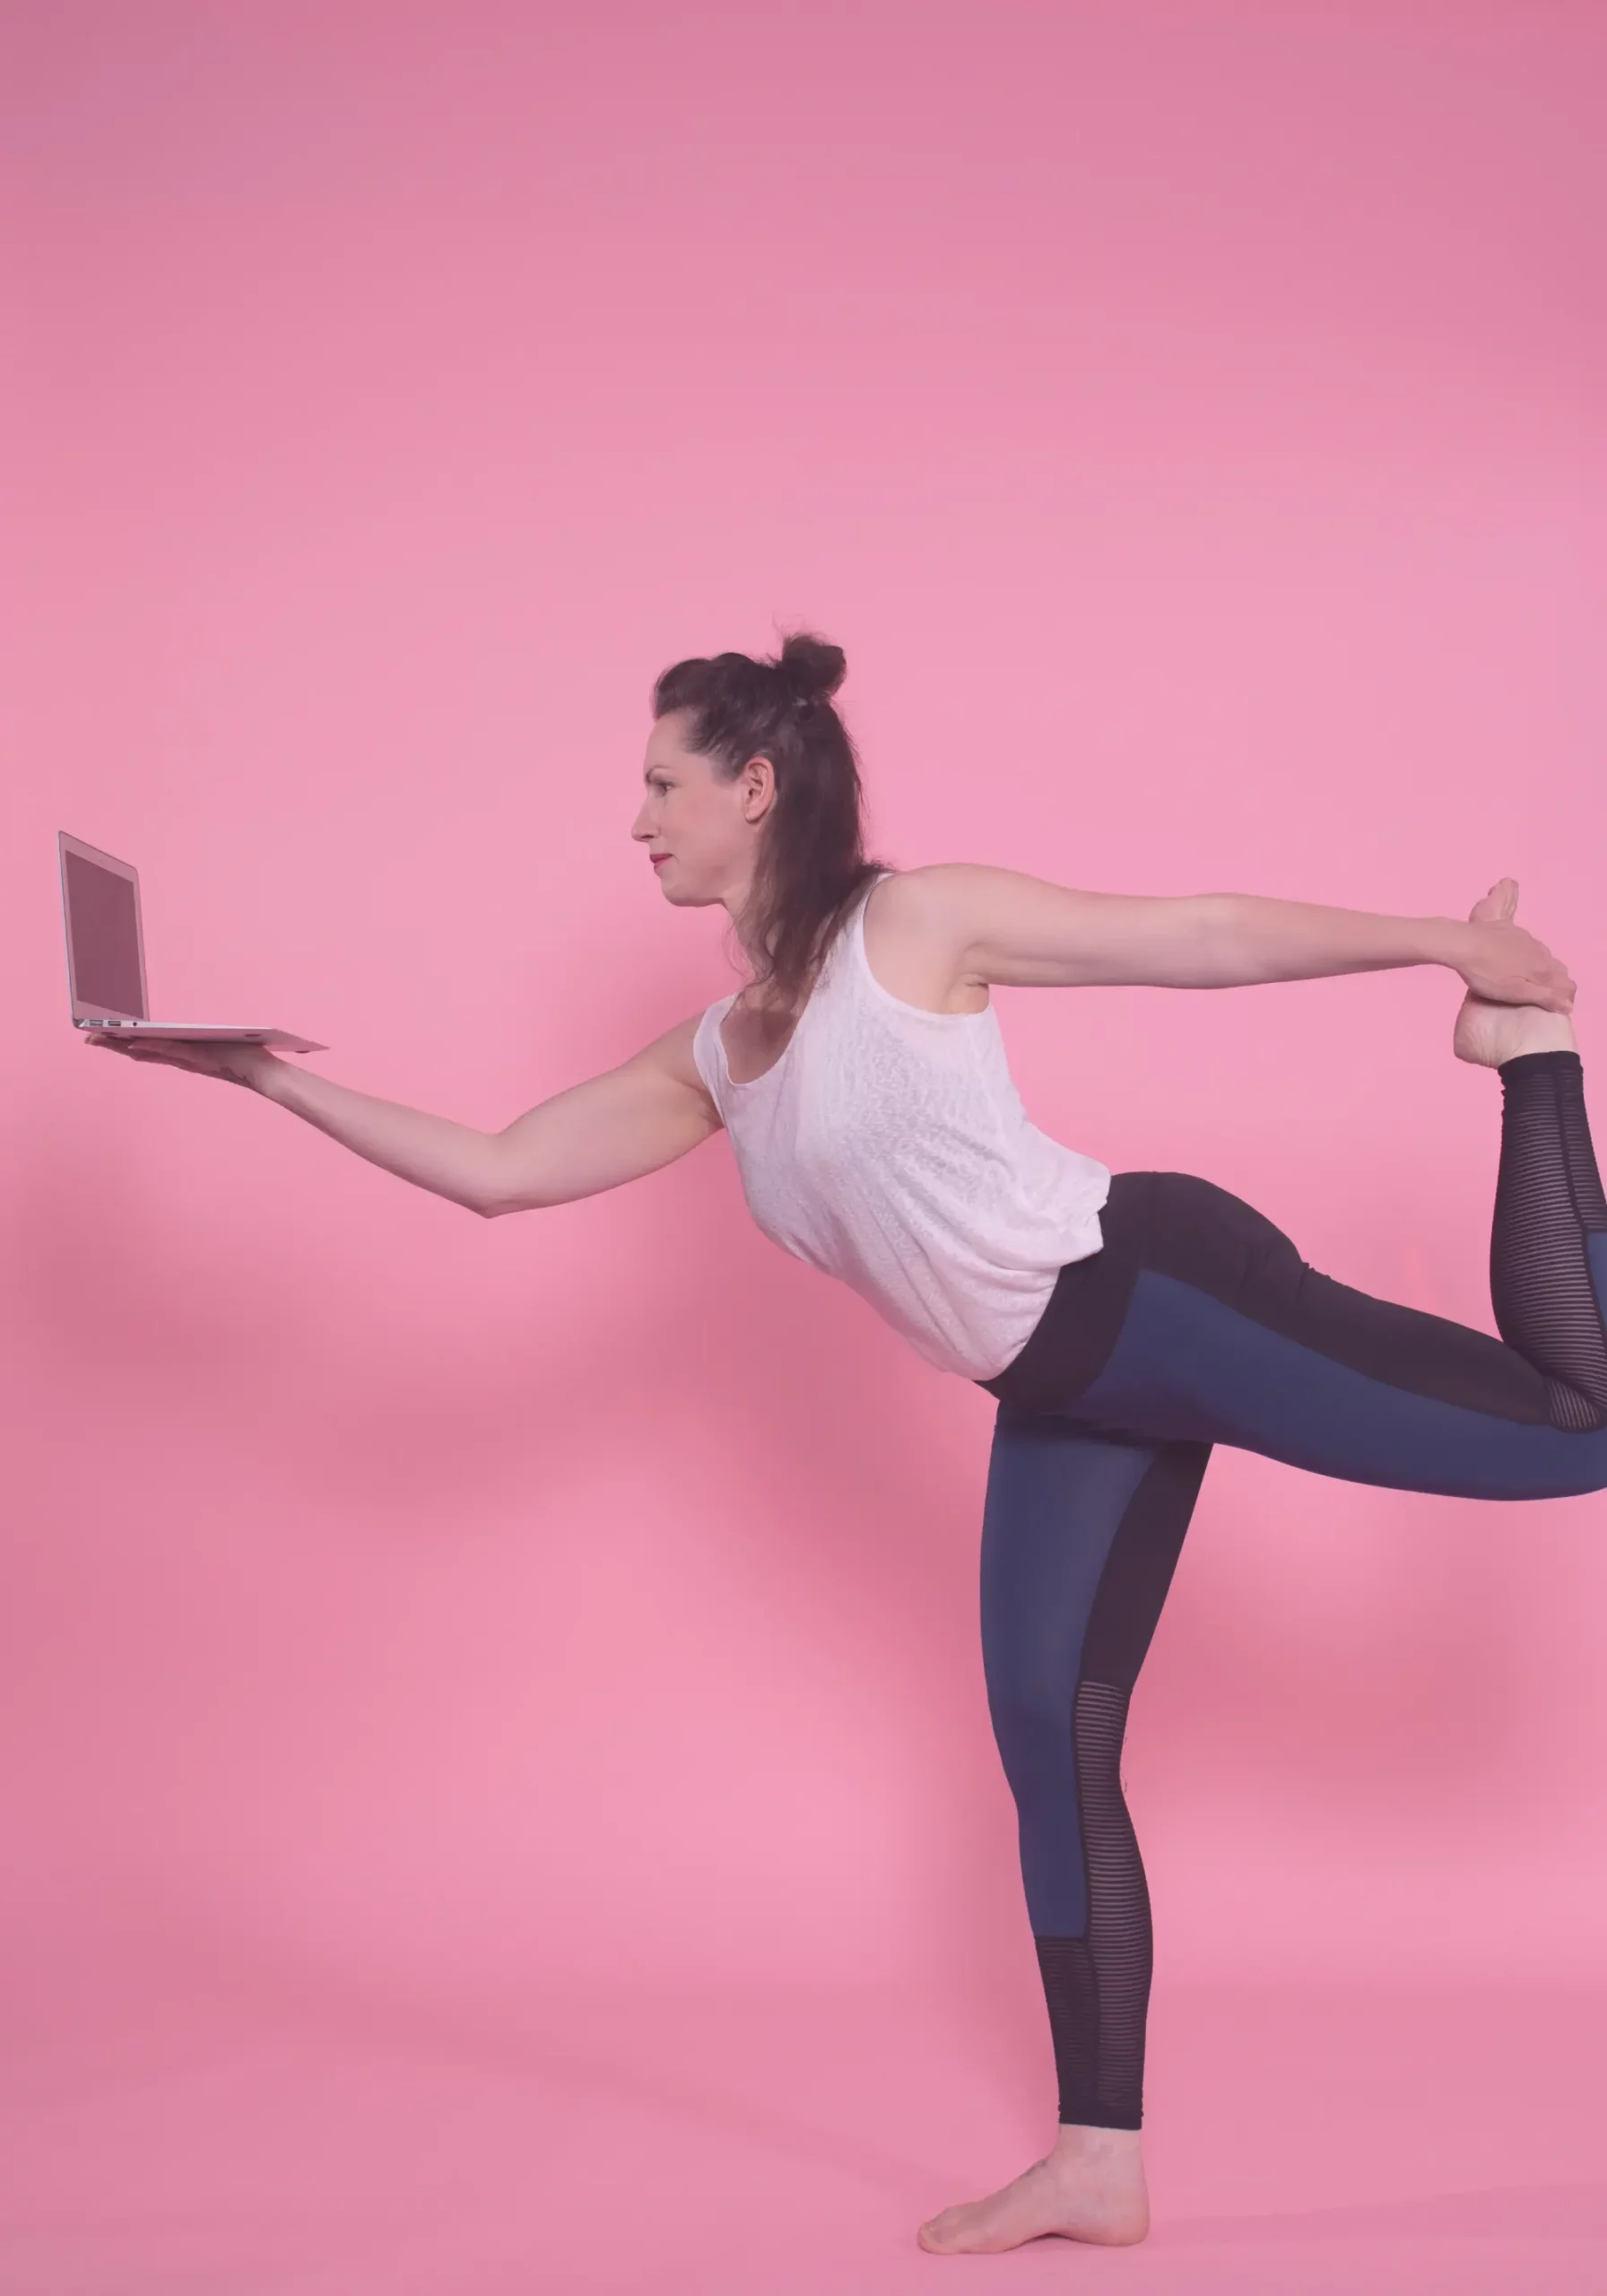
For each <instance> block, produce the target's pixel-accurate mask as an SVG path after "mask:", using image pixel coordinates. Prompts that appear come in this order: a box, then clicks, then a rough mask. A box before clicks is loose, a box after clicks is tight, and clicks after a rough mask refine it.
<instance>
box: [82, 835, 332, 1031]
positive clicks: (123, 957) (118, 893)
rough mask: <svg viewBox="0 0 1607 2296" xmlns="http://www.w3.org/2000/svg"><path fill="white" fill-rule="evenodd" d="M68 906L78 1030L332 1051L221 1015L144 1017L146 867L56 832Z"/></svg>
mask: <svg viewBox="0 0 1607 2296" xmlns="http://www.w3.org/2000/svg"><path fill="white" fill-rule="evenodd" d="M56 844H57V846H58V847H59V848H60V852H61V912H62V921H63V923H64V924H65V926H66V933H67V994H68V996H69V997H70V998H71V999H72V1005H73V1026H74V1028H75V1029H104V1030H105V1031H107V1032H108V1033H110V1032H112V1031H116V1033H117V1035H118V1036H119V1037H197V1038H202V1039H213V1040H214V1041H216V1042H219V1043H227V1044H265V1045H267V1046H268V1047H269V1048H271V1049H272V1050H273V1051H274V1052H327V1051H328V1049H329V1048H328V1046H327V1045H326V1044H313V1043H310V1042H309V1041H308V1039H307V1038H306V1037H293V1036H290V1035H288V1034H287V1033H286V1032H285V1031H284V1030H283V1029H247V1028H232V1027H228V1026H226V1025H225V1024H224V1023H223V1022H221V1021H151V1020H147V1019H146V1017H145V1009H146V1007H145V940H144V935H143V932H142V931H141V929H140V879H139V872H138V870H137V869H136V868H135V866H134V865H133V863H132V862H130V861H119V860H117V858H116V857H115V856H113V855H112V854H109V853H102V852H101V851H100V848H99V847H97V846H93V845H86V844H85V843H84V841H83V839H82V838H81V837H69V836H68V835H67V832H66V831H65V829H60V830H57V831H56Z"/></svg>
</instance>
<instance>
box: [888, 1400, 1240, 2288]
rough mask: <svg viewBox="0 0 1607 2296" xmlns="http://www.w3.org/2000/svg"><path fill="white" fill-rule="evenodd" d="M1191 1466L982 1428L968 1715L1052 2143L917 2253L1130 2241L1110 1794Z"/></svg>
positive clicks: (1005, 1425) (1030, 1428)
mask: <svg viewBox="0 0 1607 2296" xmlns="http://www.w3.org/2000/svg"><path fill="white" fill-rule="evenodd" d="M1209 1457H1210V1447H1209V1445H1207V1444H1204V1443H1187V1442H1177V1443H1160V1444H1145V1443H1120V1442H1108V1441H1104V1440H1101V1439H1099V1438H1097V1437H1091V1436H1090V1435H1088V1434H1086V1433H1083V1432H1081V1431H1078V1430H1077V1429H1076V1428H1074V1427H1073V1426H1071V1425H1069V1424H1067V1423H1066V1422H1064V1421H1056V1420H1054V1419H1052V1418H1048V1417H1045V1416H1042V1415H1038V1414H1034V1413H1027V1412H1018V1411H1014V1410H1012V1408H1011V1406H1010V1405H1002V1406H1001V1409H1000V1411H999V1414H998V1418H997V1421H996V1422H995V1432H994V1448H993V1454H992V1458H991V1460H990V1463H989V1468H988V1483H987V1496H986V1505H985V1508H984V1511H983V1526H982V1565H981V1569H982V1649H983V1662H984V1666H985V1670H986V1680H987V1695H988V1706H989V1710H990V1712H991V1714H992V1718H993V1724H994V1730H995V1736H996V1737H997V1740H998V1744H999V1752H1000V1754H1001V1756H1002V1758H1003V1764H1004V1771H1005V1775H1006V1777H1007V1778H1008V1779H1009V1781H1010V1787H1011V1791H1012V1794H1013V1796H1014V1797H1015V1803H1016V1811H1017V1816H1018V1821H1019V1827H1020V1839H1021V1875H1022V1881H1023V1883H1024V1886H1025V1892H1026V1898H1027V1913H1028V1918H1029V1922H1030V1924H1031V1928H1032V1935H1033V1939H1034V1943H1035V1945H1036V1948H1037V1953H1038V1969H1039V1972H1040V1974H1041V1976H1042V1979H1043V1986H1044V1994H1045V1998H1046V2000H1047V2005H1048V2011H1049V2029H1050V2033H1051V2036H1052V2039H1053V2041H1054V2048H1055V2071H1056V2076H1057V2081H1058V2085H1059V2092H1060V2122H1061V2135H1060V2138H1059V2140H1058V2141H1057V2143H1056V2144H1055V2150H1054V2152H1052V2153H1051V2154H1050V2155H1049V2157H1048V2159H1047V2161H1040V2162H1038V2163H1035V2164H1034V2166H1033V2167H1032V2168H1031V2169H1029V2170H1028V2171H1027V2173H1026V2175H1025V2176H1023V2177H1018V2178H1017V2179H1015V2181H1014V2182H1013V2183H1012V2184H1010V2185H1007V2186H1005V2187H1004V2188H1003V2191H1001V2192H998V2193H995V2194H993V2195H992V2196H989V2198H987V2199H986V2200H983V2201H978V2202H976V2203H973V2204H971V2205H969V2206H965V2207H960V2208H951V2209H945V2210H944V2211H943V2212H942V2214H941V2215H939V2216H937V2217H934V2219H933V2220H932V2222H931V2223H930V2224H929V2225H926V2226H925V2227H923V2228H922V2234H921V2239H922V2245H923V2246H925V2247H927V2248H942V2249H954V2248H967V2249H973V2250H974V2249H978V2248H1013V2247H1014V2246H1016V2245H1017V2243H1018V2242H1020V2241H1021V2240H1026V2239H1036V2238H1038V2236H1040V2235H1041V2234H1044V2233H1048V2232H1059V2233H1062V2234H1064V2235H1065V2236H1066V2237H1067V2238H1069V2239H1083V2240H1095V2241H1101V2242H1105V2243H1108V2244H1111V2245H1116V2244H1121V2243H1125V2242H1128V2241H1132V2240H1137V2239H1142V2237H1143V2235H1144V2232H1145V2231H1146V2230H1147V2229H1148V2224H1149V2208H1148V2200H1147V2196H1146V2194H1145V2191H1144V2183H1143V2170H1142V2162H1141V2161H1140V2158H1139V2145H1138V2135H1137V2132H1138V2130H1139V2127H1140V2126H1141V2123H1142V2101H1143V2062H1144V2026H1145V2018H1146V2013H1147V2011H1148V2007H1149V1997H1150V1979H1151V1963H1152V1948H1151V1927H1150V1898H1149V1891H1148V1888H1147V1885H1146V1883H1145V1880H1144V1870H1143V1864H1142V1859H1141V1857H1140V1856H1139V1849H1138V1841H1137V1838H1136V1836H1135V1834H1134V1830H1133V1822H1132V1818H1131V1816H1130V1815H1129V1813H1128V1810H1127V1805H1126V1801H1125V1797H1124V1796H1123V1793H1122V1784H1121V1752H1122V1740H1123V1735H1124V1734H1125V1728H1126V1720H1127V1709H1128V1703H1129V1700H1130V1699H1131V1697H1132V1693H1133V1688H1134V1683H1136V1681H1137V1679H1138V1671H1139V1668H1140V1666H1141V1665H1142V1664H1143V1660H1144V1656H1145V1653H1146V1652H1147V1651H1148V1649H1149V1647H1150V1641H1151V1637H1152V1636H1153V1634H1154V1631H1155V1626H1156V1622H1157V1621H1158V1619H1159V1618H1160V1610H1161V1605H1162V1604H1163V1603H1164V1601H1165V1599H1166V1595H1167V1590H1168V1587H1169V1586H1170V1585H1171V1581H1172V1573H1173V1571H1174V1570H1175V1569H1176V1568H1177V1557H1178V1553H1179V1552H1180V1551H1181V1548H1182V1544H1183V1538H1184V1534H1185V1532H1186V1530H1187V1528H1188V1521H1189V1517H1190V1515H1191V1513H1192V1512H1193V1509H1194V1500H1195V1499H1196V1497H1197V1496H1198V1494H1199V1489H1200V1483H1201V1480H1202V1478H1203V1475H1204V1473H1205V1465H1206V1462H1207V1460H1208V1458H1209Z"/></svg>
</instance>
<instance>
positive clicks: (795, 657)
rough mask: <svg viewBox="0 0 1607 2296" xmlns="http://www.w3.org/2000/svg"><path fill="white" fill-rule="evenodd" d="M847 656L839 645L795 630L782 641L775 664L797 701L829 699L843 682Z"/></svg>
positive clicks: (806, 632)
mask: <svg viewBox="0 0 1607 2296" xmlns="http://www.w3.org/2000/svg"><path fill="white" fill-rule="evenodd" d="M847 666H848V657H847V655H846V654H845V653H844V652H843V649H842V648H841V647H840V646H833V645H831V644H830V642H829V640H827V639H824V638H815V637H812V636H811V635H810V633H809V632H808V631H794V633H793V635H792V636H791V637H790V638H788V639H786V640H785V641H784V642H783V645H782V648H781V651H780V653H779V654H778V655H777V657H776V661H775V664H774V667H775V669H776V671H777V674H778V675H779V676H780V678H781V679H782V681H783V683H785V684H786V687H787V689H788V691H790V693H791V695H792V697H793V699H794V700H797V701H829V700H830V699H831V696H832V695H833V694H834V693H835V692H836V691H837V689H838V686H839V685H841V683H842V682H843V674H844V672H845V671H846V670H847Z"/></svg>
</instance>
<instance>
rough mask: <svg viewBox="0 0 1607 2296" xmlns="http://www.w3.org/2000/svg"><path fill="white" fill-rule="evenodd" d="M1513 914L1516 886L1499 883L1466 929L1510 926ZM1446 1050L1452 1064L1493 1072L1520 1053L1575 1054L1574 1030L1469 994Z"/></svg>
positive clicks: (1537, 1010) (1555, 1018)
mask: <svg viewBox="0 0 1607 2296" xmlns="http://www.w3.org/2000/svg"><path fill="white" fill-rule="evenodd" d="M1516 909H1517V882H1516V878H1513V877H1503V878H1501V880H1500V881H1499V883H1497V884H1493V885H1491V887H1490V891H1488V892H1487V893H1486V894H1485V896H1484V898H1483V900H1476V901H1475V902H1474V903H1473V906H1472V909H1471V910H1470V911H1469V915H1468V921H1469V923H1470V924H1472V925H1510V924H1511V923H1512V921H1513V918H1514V915H1515V912H1516ZM1559 970H1560V968H1559ZM1564 978H1566V976H1564ZM1567 993H1568V1001H1569V1003H1570V1004H1571V1003H1572V1001H1573V983H1572V982H1571V981H1568V992H1567ZM1451 1048H1452V1050H1453V1051H1454V1052H1455V1055H1456V1057H1457V1059H1458V1060H1471V1061H1473V1062H1475V1063H1476V1064H1477V1065H1479V1066H1480V1067H1481V1068H1498V1067H1499V1066H1500V1065H1501V1063H1502V1062H1503V1061H1504V1060H1516V1058H1517V1057H1518V1055H1519V1054H1520V1053H1523V1052H1573V1051H1575V1050H1577V1046H1576V1044H1575V1041H1574V1024H1573V1022H1571V1021H1570V1020H1569V1018H1568V1014H1567V1013H1552V1012H1548V1011H1547V1010H1546V1008H1545V1007H1544V1006H1543V1005H1498V1004H1494V1003H1492V1002H1491V1001H1490V998H1489V997H1486V996H1476V995H1475V994H1474V993H1473V991H1472V989H1471V988H1470V989H1469V991H1468V993H1467V995H1466V996H1464V998H1463V1000H1462V1009H1461V1011H1460V1012H1459V1013H1457V1015H1456V1032H1455V1036H1454V1037H1453V1038H1452V1039H1451Z"/></svg>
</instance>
